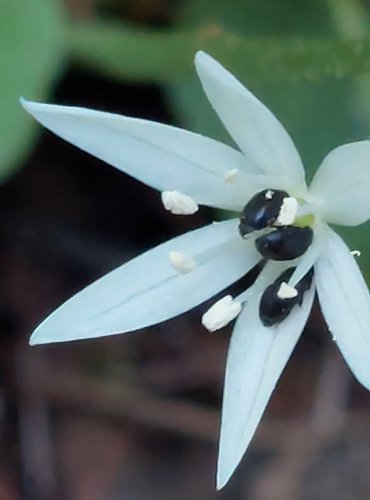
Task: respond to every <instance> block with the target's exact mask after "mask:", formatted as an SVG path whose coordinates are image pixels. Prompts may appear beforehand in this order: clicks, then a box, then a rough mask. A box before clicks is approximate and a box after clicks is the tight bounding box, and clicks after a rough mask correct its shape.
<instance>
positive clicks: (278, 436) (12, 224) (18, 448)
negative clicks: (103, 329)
mask: <svg viewBox="0 0 370 500" xmlns="http://www.w3.org/2000/svg"><path fill="white" fill-rule="evenodd" d="M369 19H370V2H369V1H368V0H301V1H299V2H297V1H296V0H265V1H264V2H261V1H258V0H27V1H24V0H0V68H1V73H0V180H1V186H0V213H1V217H0V240H1V246H0V276H1V279H0V292H1V293H0V342H1V348H0V500H19V499H25V500H31V499H32V500H33V499H35V500H54V499H55V500H118V499H122V500H156V499H161V500H187V499H189V498H192V499H194V500H211V499H216V498H217V499H220V500H227V499H230V500H328V499H333V498H335V499H336V500H353V499H356V500H366V499H369V498H370V430H369V420H370V395H369V394H368V393H367V392H366V391H365V390H364V389H363V388H362V387H360V386H359V384H358V383H357V382H355V380H354V379H353V378H352V376H351V375H350V374H349V372H348V369H347V368H346V366H345V365H344V363H343V361H342V359H341V358H340V356H339V355H338V354H337V351H336V348H335V346H334V345H333V342H331V340H330V336H329V335H328V334H327V331H326V327H325V324H324V323H323V320H322V318H321V316H320V313H319V310H318V308H317V306H316V307H315V309H314V311H313V313H312V316H311V319H310V322H309V324H308V325H307V328H306V331H305V334H304V336H303V338H302V340H301V341H300V343H299V345H298V347H297V349H296V351H295V354H294V356H293V358H292V360H291V361H290V363H289V365H288V367H287V369H286V370H285V372H284V375H283V377H282V379H281V381H280V383H279V385H278V387H277V389H276V391H275V393H274V395H273V397H272V400H271V402H270V405H269V406H268V409H267V411H266V414H265V416H264V419H263V421H262V424H261V425H260V427H259V430H258V432H257V434H256V436H255V438H254V440H253V442H252V445H251V446H250V448H249V451H248V452H247V454H246V456H245V458H244V460H243V462H242V464H241V466H240V467H239V469H238V471H237V472H236V474H235V475H234V477H233V478H232V480H231V482H230V484H229V485H228V486H227V487H226V488H225V489H224V490H222V491H221V492H220V493H216V491H215V486H214V476H215V465H216V456H217V439H218V429H219V414H220V402H221V394H222V385H223V372H224V365H225V358H226V351H227V344H228V338H229V334H230V330H229V329H225V330H223V331H222V332H220V333H218V334H211V333H209V332H206V331H205V330H204V329H203V328H202V327H201V325H200V316H201V314H202V312H203V311H205V309H206V308H207V304H204V305H202V306H200V307H199V308H197V309H196V310H195V311H192V312H191V314H187V315H184V316H182V317H179V318H176V319H174V320H171V321H168V322H166V323H165V324H161V325H158V326H156V327H153V328H149V329H146V330H145V331H143V332H140V333H136V334H126V335H124V336H115V337H111V338H105V339H97V340H91V341H85V342H73V343H70V344H61V345H55V346H41V347H34V348H30V347H29V346H28V338H29V335H30V333H31V331H32V330H33V328H34V327H35V326H36V325H37V324H38V323H39V322H40V321H41V320H42V319H43V318H44V317H45V316H46V315H47V314H48V313H49V312H50V311H51V310H53V309H54V308H55V307H56V306H57V305H59V304H60V303H61V302H63V301H64V300H65V299H67V298H68V297H70V296H71V295H72V293H74V292H75V291H77V290H79V289H81V288H82V287H83V286H85V285H87V284H88V283H90V282H91V281H93V280H94V279H95V278H97V277H98V276H101V275H102V274H104V273H105V272H107V271H108V270H110V269H113V268H114V267H115V266H118V265H119V264H121V263H123V262H124V261H126V260H128V259H129V258H131V257H133V256H135V255H137V254H139V253H141V252H142V251H144V250H145V249H148V248H150V247H153V246H154V245H156V244H158V243H160V242H162V241H164V240H166V239H168V238H169V237H173V236H175V235H177V234H181V233H183V232H185V231H187V230H189V229H191V228H194V227H199V226H201V225H203V224H206V223H208V222H210V221H211V220H212V218H213V217H214V214H213V213H212V211H211V210H209V209H201V210H200V211H199V212H198V213H197V214H196V216H193V217H189V218H181V217H174V216H171V215H169V214H168V213H166V212H165V211H164V210H163V208H162V206H161V203H160V200H159V195H158V193H156V192H154V191H152V190H151V189H149V188H147V187H145V186H143V185H141V184H139V183H138V182H136V181H134V180H133V179H131V178H129V177H126V176H125V175H124V174H122V173H120V172H118V171H116V170H115V169H113V168H111V167H108V166H106V165H104V164H102V163H101V162H99V161H97V160H95V159H94V158H91V157H89V156H88V155H87V154H84V153H82V152H80V151H78V150H77V149H75V148H73V147H71V146H69V145H68V144H66V143H64V142H63V141H61V140H59V139H57V138H56V137H54V136H52V135H51V134H49V133H48V132H46V131H43V130H41V128H39V127H38V126H37V124H36V123H34V122H33V121H32V120H31V119H30V117H29V116H27V115H26V114H25V113H24V112H23V110H22V109H21V108H20V106H19V104H18V98H19V96H21V95H23V96H25V97H27V98H29V99H35V100H42V101H49V102H55V103H62V104H76V105H83V106H88V107H94V108H99V109H103V110H108V111H115V112H119V113H124V114H128V115H132V116H138V117H143V118H148V119H153V120H158V121H161V122H165V123H174V124H177V125H180V126H183V127H186V128H189V129H191V130H194V131H199V132H203V133H205V134H207V135H211V136H213V137H216V138H220V139H222V140H224V141H226V142H230V139H229V137H228V136H227V135H226V134H225V132H224V131H223V129H222V127H221V126H220V124H219V123H218V121H217V119H216V118H215V116H214V115H213V112H212V110H211V108H210V106H209V105H208V104H207V102H206V99H205V97H204V95H203V94H202V91H201V88H200V85H199V83H198V82H197V80H196V77H195V75H194V70H193V63H192V60H193V56H194V53H195V51H196V50H198V49H203V50H205V51H207V52H209V53H210V54H212V55H213V56H214V57H216V58H217V59H219V60H220V61H221V62H222V63H223V64H224V65H226V66H227V67H228V68H229V69H230V70H232V71H233V72H234V73H235V74H236V75H237V76H238V77H239V78H240V79H241V80H242V81H243V82H244V83H245V84H247V85H248V87H249V88H250V89H251V90H252V91H253V92H254V93H256V95H257V96H258V97H260V98H261V99H262V100H263V102H265V103H266V104H267V105H268V106H269V107H270V108H271V109H272V110H273V111H274V113H276V114H277V116H278V117H279V118H280V119H281V121H282V122H283V123H284V125H285V126H286V127H287V129H288V130H289V132H290V133H291V134H292V136H293V138H294V140H295V142H296V144H297V146H298V148H299V150H300V151H301V152H302V155H303V158H304V161H305V163H306V165H307V168H308V172H309V177H311V176H312V173H313V172H314V171H315V169H316V168H317V166H318V165H319V162H320V160H321V159H322V158H323V156H324V155H325V154H326V153H327V152H328V151H329V150H330V149H332V148H333V147H335V146H337V145H339V144H342V143H345V142H349V141H353V140H360V139H365V138H368V137H369V131H370V76H369V72H370V31H369ZM348 168H349V175H350V168H351V166H350V165H349V166H348ZM369 228H370V226H366V225H365V226H362V227H360V228H356V229H350V230H346V231H345V232H344V231H342V234H344V235H345V237H346V239H347V242H348V243H349V245H350V246H351V248H353V249H359V250H361V251H362V255H361V257H360V258H359V263H360V266H361V268H362V270H363V272H364V273H365V275H366V276H368V277H370V253H369V250H370V237H369ZM208 305H209V304H208ZM369 362H370V360H369Z"/></svg>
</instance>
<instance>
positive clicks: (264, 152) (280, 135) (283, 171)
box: [195, 52, 304, 186]
mask: <svg viewBox="0 0 370 500" xmlns="http://www.w3.org/2000/svg"><path fill="white" fill-rule="evenodd" d="M195 66H196V69H197V71H198V74H199V77H200V79H201V82H202V86H203V89H204V91H205V93H206V94H207V97H208V99H209V101H210V102H211V104H212V106H213V107H214V109H215V111H216V112H217V114H218V115H219V117H220V119H221V120H222V122H223V123H224V125H225V127H226V128H227V130H228V131H229V133H230V135H231V136H232V137H233V139H234V140H235V142H236V143H237V144H238V146H239V147H240V149H241V150H242V151H243V152H244V153H245V155H246V157H247V158H248V160H250V161H251V162H252V163H253V164H254V165H255V166H256V167H258V168H259V169H260V171H262V172H264V173H265V174H269V175H273V174H275V175H276V174H277V173H279V174H280V175H285V176H287V177H289V178H290V183H291V185H292V186H294V185H295V184H296V183H298V184H299V186H301V185H303V186H304V170H303V165H302V161H301V159H300V157H299V154H298V152H297V150H296V148H295V146H294V144H293V142H292V140H291V138H290V136H289V135H288V133H287V132H286V130H285V129H284V128H283V126H282V125H281V124H280V123H279V121H278V120H277V119H276V118H275V116H274V115H273V114H272V113H271V112H270V111H269V110H268V109H267V108H266V107H265V106H264V105H263V104H262V103H261V102H260V101H259V100H258V99H257V98H256V97H254V95H253V94H252V93H251V92H249V90H247V89H246V88H245V87H244V86H243V85H242V84H241V83H240V82H239V81H238V80H237V79H236V78H235V77H234V76H233V75H231V73H229V72H228V71H227V70H226V69H225V68H223V67H222V66H221V64H219V63H218V62H217V61H215V60H214V59H212V57H210V56H208V55H207V54H205V53H204V52H198V53H197V55H196V58H195Z"/></svg>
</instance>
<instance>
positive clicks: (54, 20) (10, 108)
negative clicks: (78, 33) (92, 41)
mask: <svg viewBox="0 0 370 500" xmlns="http://www.w3.org/2000/svg"><path fill="white" fill-rule="evenodd" d="M0 13H1V15H0V68H1V77H0V180H4V179H5V178H6V177H7V176H8V175H9V174H10V173H11V172H12V171H14V169H15V168H16V167H18V166H19V165H20V163H21V161H22V159H23V158H24V156H25V154H26V153H27V152H28V151H29V149H30V147H31V145H32V143H33V138H34V137H35V131H36V126H35V124H34V123H33V121H32V120H31V119H30V117H29V116H27V114H26V113H25V112H24V110H23V109H22V108H21V106H20V105H19V97H20V96H21V95H24V96H25V97H27V98H30V99H40V100H43V99H45V98H46V96H47V95H48V93H49V91H50V88H51V86H52V84H53V83H54V81H55V78H56V76H57V74H58V71H59V70H60V67H61V62H62V58H63V54H64V50H63V17H62V14H61V12H60V10H59V8H58V2H57V1H54V0H32V1H29V0H27V1H24V0H0Z"/></svg>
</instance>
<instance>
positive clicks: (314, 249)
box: [288, 228, 322, 287]
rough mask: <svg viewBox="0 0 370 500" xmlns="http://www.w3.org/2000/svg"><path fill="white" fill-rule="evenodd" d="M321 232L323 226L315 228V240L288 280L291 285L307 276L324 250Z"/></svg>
mask: <svg viewBox="0 0 370 500" xmlns="http://www.w3.org/2000/svg"><path fill="white" fill-rule="evenodd" d="M320 234H321V228H315V230H314V237H313V242H312V244H311V245H310V247H309V248H308V250H307V251H306V252H305V253H304V254H303V255H302V257H300V258H299V259H298V262H297V264H296V266H297V267H296V268H295V270H294V272H293V274H292V275H291V277H290V279H289V281H288V285H289V286H292V287H295V286H296V285H297V283H298V282H299V281H301V279H303V278H304V277H305V276H306V274H307V273H308V272H309V270H310V269H312V268H313V266H314V264H315V262H316V261H317V259H318V257H319V255H320V252H321V250H322V248H321V240H322V239H321V237H320Z"/></svg>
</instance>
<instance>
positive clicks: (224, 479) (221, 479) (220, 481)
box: [216, 471, 231, 491]
mask: <svg viewBox="0 0 370 500" xmlns="http://www.w3.org/2000/svg"><path fill="white" fill-rule="evenodd" d="M230 477H231V474H227V475H224V474H221V473H220V471H217V479H216V490H217V491H220V490H222V489H223V488H224V487H225V486H226V484H227V483H228V482H229V479H230Z"/></svg>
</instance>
